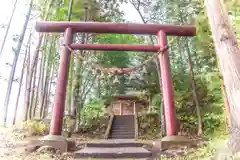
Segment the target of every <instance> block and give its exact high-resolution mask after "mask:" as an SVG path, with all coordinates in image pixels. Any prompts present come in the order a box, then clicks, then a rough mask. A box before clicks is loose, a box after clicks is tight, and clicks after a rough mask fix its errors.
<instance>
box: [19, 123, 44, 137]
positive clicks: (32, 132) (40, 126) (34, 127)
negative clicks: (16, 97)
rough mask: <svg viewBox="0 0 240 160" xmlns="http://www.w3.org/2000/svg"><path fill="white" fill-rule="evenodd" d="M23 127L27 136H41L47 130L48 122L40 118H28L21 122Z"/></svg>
mask: <svg viewBox="0 0 240 160" xmlns="http://www.w3.org/2000/svg"><path fill="white" fill-rule="evenodd" d="M23 129H24V130H25V131H26V132H27V134H28V136H43V135H46V134H47V133H48V131H49V124H48V123H46V122H44V121H40V120H30V121H26V122H24V123H23Z"/></svg>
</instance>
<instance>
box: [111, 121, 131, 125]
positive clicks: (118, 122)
mask: <svg viewBox="0 0 240 160" xmlns="http://www.w3.org/2000/svg"><path fill="white" fill-rule="evenodd" d="M112 124H128V125H134V122H132V121H113V122H112Z"/></svg>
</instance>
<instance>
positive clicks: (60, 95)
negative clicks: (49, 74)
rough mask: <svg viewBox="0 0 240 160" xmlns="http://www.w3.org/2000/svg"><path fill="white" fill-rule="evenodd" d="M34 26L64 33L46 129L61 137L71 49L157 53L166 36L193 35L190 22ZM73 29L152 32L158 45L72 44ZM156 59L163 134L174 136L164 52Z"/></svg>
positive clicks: (167, 66) (135, 32)
mask: <svg viewBox="0 0 240 160" xmlns="http://www.w3.org/2000/svg"><path fill="white" fill-rule="evenodd" d="M35 28H36V30H37V31H38V32H65V34H64V48H63V50H62V53H61V55H60V56H61V57H60V66H59V78H58V82H57V88H56V95H55V102H54V107H53V116H52V120H51V128H50V135H54V136H61V133H62V124H63V116H64V106H65V98H66V89H67V81H68V71H69V64H70V59H71V50H105V51H110V50H111V51H113V50H115V51H138V52H140V51H142V52H159V51H161V48H164V47H165V46H167V45H168V42H167V36H168V35H169V36H195V35H196V27H195V26H194V25H161V24H134V23H130V24H129V23H112V22H37V23H36V27H35ZM77 32H85V33H112V34H113V33H118V34H119V33H120V34H148V35H156V36H157V37H158V39H159V44H158V45H151V46H149V45H127V44H72V43H73V34H74V33H77ZM69 48H71V49H69ZM158 59H159V61H160V69H161V81H162V91H163V98H164V108H165V117H166V131H167V136H174V135H176V134H177V127H176V115H175V114H176V113H175V107H174V96H173V83H172V78H171V68H170V60H169V53H168V51H164V52H163V53H162V54H159V55H158Z"/></svg>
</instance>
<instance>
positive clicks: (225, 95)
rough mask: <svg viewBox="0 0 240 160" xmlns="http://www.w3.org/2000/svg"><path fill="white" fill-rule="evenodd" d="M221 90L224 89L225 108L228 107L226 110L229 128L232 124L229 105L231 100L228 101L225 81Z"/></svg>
mask: <svg viewBox="0 0 240 160" xmlns="http://www.w3.org/2000/svg"><path fill="white" fill-rule="evenodd" d="M221 81H222V80H221ZM221 91H222V95H223V100H224V105H225V109H226V110H225V115H226V126H227V128H229V127H230V125H231V114H230V106H229V102H228V99H227V93H226V89H225V86H224V84H223V82H221Z"/></svg>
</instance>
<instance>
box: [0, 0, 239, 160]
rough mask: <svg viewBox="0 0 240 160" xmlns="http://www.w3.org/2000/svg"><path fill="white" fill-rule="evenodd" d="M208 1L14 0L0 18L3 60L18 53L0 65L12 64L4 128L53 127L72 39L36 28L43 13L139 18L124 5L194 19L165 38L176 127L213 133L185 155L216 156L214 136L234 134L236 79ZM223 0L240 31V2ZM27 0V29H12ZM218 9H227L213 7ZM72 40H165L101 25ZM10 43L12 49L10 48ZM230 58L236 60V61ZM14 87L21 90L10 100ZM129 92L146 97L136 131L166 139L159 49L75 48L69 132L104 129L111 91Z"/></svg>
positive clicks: (51, 17)
mask: <svg viewBox="0 0 240 160" xmlns="http://www.w3.org/2000/svg"><path fill="white" fill-rule="evenodd" d="M206 1H208V0H205V2H204V0H98V1H97V0H24V1H20V0H13V2H12V5H11V7H10V8H11V15H9V18H8V19H7V20H6V21H4V22H1V21H0V22H1V23H2V24H0V25H1V29H0V30H1V33H4V34H1V35H3V36H2V37H1V39H0V47H1V48H0V59H2V58H3V57H5V55H7V54H13V58H12V59H7V61H4V62H1V63H2V64H1V65H3V66H4V67H8V68H10V69H9V70H10V72H9V73H7V74H5V75H7V76H6V77H4V76H2V75H1V77H0V78H1V84H0V85H3V83H4V84H6V85H7V87H6V91H5V93H3V94H4V96H3V100H4V102H3V103H2V104H3V105H2V106H1V125H2V126H3V127H5V128H6V127H7V128H12V127H13V126H14V127H16V128H19V126H21V128H24V129H25V130H27V132H28V136H30V135H31V136H44V135H46V134H48V133H49V127H50V121H51V117H52V111H53V105H54V97H55V95H56V85H57V81H58V75H59V63H60V53H61V50H62V48H63V47H65V46H64V45H63V34H59V33H39V32H36V30H35V23H36V21H40V20H41V21H74V22H80V21H90V22H117V23H118V22H119V23H120V22H121V23H135V22H132V21H129V20H128V17H127V16H126V15H127V14H126V12H129V13H131V12H134V13H136V15H137V16H138V19H139V20H140V21H139V22H138V23H143V24H152V23H154V24H180V25H184V24H194V25H196V28H197V32H196V36H194V37H171V36H169V37H168V42H169V49H168V50H169V55H170V62H171V73H172V81H173V88H174V103H175V108H176V115H177V124H178V132H179V133H178V134H181V135H185V136H189V137H204V138H205V139H208V140H207V141H208V142H207V144H206V145H205V144H204V145H202V146H201V147H200V148H198V149H195V152H194V153H190V155H187V156H189V157H187V158H186V159H195V158H194V157H196V156H197V157H199V159H201V158H202V159H204V158H205V159H207V158H209V157H212V156H215V153H216V147H219V146H218V144H217V143H219V142H222V141H225V140H227V138H228V135H229V132H230V128H231V127H230V126H231V125H233V122H232V121H231V120H232V117H231V116H230V107H231V105H232V106H234V104H233V103H237V101H234V100H233V99H229V98H228V96H227V95H228V94H229V93H230V91H228V90H227V89H226V86H225V85H226V83H230V80H229V81H228V80H226V79H227V78H225V77H224V74H225V76H226V77H227V76H229V75H228V74H227V73H226V72H221V65H223V63H222V62H223V59H224V56H222V57H221V56H219V57H218V56H217V54H216V51H217V50H218V51H219V50H221V49H223V48H221V47H220V48H217V49H216V45H215V44H216V40H214V36H213V34H217V31H216V32H215V33H214V32H213V31H212V30H211V26H210V24H211V23H209V15H208V14H209V13H208V12H207V10H210V9H211V8H210V7H211V6H210V2H209V8H208V7H207V4H208V3H207V2H206ZM214 1H215V0H214ZM220 1H222V3H224V4H225V7H226V8H227V10H228V12H227V14H228V18H229V19H230V23H231V27H232V30H233V31H232V32H234V34H235V35H236V37H237V39H240V9H239V8H240V1H238V0H225V1H223V0H220ZM23 3H24V4H25V5H24V7H25V8H26V9H25V10H24V19H25V21H24V23H23V24H22V26H18V27H19V28H21V31H20V32H19V33H16V34H13V35H11V34H9V33H10V32H9V30H11V28H13V27H14V26H12V23H13V20H14V19H13V17H14V16H17V15H16V13H15V12H16V10H17V9H18V6H19V5H21V4H23ZM216 3H217V2H216ZM219 3H220V2H219ZM123 5H128V6H129V8H131V9H132V10H126V9H124V8H123ZM212 14H220V13H217V12H215V11H214V10H213V11H212ZM128 15H129V14H128ZM130 15H131V14H130ZM222 16H223V15H222ZM226 32H227V31H226ZM8 41H11V43H10V42H8ZM74 42H75V43H80V44H141V45H143V44H145V45H154V44H158V40H157V38H156V36H145V35H130V34H129V35H127V34H97V33H77V34H75V35H74ZM9 43H10V44H13V45H12V46H11V45H9ZM230 43H231V42H229V44H230ZM6 44H8V45H6ZM238 46H239V45H238ZM6 47H8V48H10V51H11V52H12V53H7V52H6ZM231 51H232V52H233V50H231ZM238 51H239V49H238ZM229 52H230V51H229ZM225 58H226V56H225ZM226 59H227V58H226ZM1 61H2V60H1ZM226 63H227V62H226ZM228 63H229V64H231V62H230V61H228ZM236 63H237V62H236ZM234 64H235V63H234ZM4 67H2V68H4ZM118 68H135V70H134V71H133V72H131V74H128V75H117V74H114V73H113V72H114V71H115V70H117V69H118ZM3 72H4V69H1V74H2V73H3ZM236 74H237V73H236ZM235 76H237V75H235ZM223 77H224V78H223ZM230 77H231V76H229V79H230ZM225 80H226V81H227V82H226V83H224V81H225ZM236 84H237V82H236ZM236 88H239V85H238V86H236ZM13 92H14V93H13ZM11 94H14V95H16V96H15V97H14V98H13V97H12V96H11ZM129 94H137V96H138V97H139V99H144V100H146V101H147V102H148V105H147V109H146V111H144V112H141V113H139V115H138V116H139V117H138V121H139V122H138V123H139V124H138V125H139V126H138V134H139V139H141V141H147V140H154V139H160V138H162V137H164V136H165V135H166V128H165V118H164V102H163V93H162V84H161V73H160V69H159V61H158V59H157V56H156V54H155V53H144V52H128V51H90V50H81V51H74V52H72V56H71V62H70V67H69V75H68V85H67V91H66V100H65V112H64V115H65V116H64V126H63V134H64V136H66V137H68V138H69V137H71V136H73V135H75V134H81V135H84V136H88V135H91V138H92V137H94V138H96V137H98V136H99V135H98V134H99V133H100V132H102V133H101V134H104V133H105V129H106V127H107V121H108V118H109V115H108V114H107V113H106V105H107V104H110V103H112V102H113V101H114V99H113V98H112V97H113V96H115V95H129ZM235 99H236V97H235ZM233 101H234V102H233ZM232 108H233V107H232ZM238 108H240V107H238ZM238 112H239V111H238ZM238 112H236V114H237V113H238ZM235 116H236V115H235ZM237 119H238V118H235V119H233V121H236V120H237ZM104 121H106V125H105V123H103V122H104ZM231 129H232V128H231ZM88 138H89V137H88ZM91 138H90V139H91ZM0 139H4V138H2V137H1V138H0ZM221 145H222V144H221ZM221 147H222V146H221ZM176 159H177V158H176Z"/></svg>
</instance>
